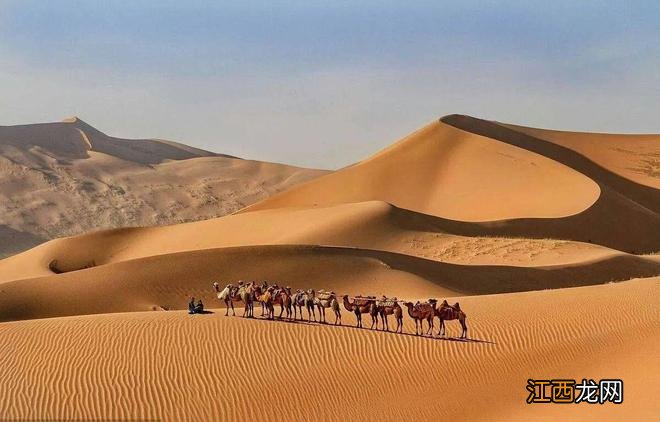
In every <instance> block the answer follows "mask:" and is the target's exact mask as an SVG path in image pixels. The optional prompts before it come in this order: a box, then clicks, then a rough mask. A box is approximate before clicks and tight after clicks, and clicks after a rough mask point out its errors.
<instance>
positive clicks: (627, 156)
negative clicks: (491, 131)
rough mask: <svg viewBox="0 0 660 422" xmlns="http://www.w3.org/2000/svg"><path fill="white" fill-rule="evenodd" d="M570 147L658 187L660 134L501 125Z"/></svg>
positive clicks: (633, 179)
mask: <svg viewBox="0 0 660 422" xmlns="http://www.w3.org/2000/svg"><path fill="white" fill-rule="evenodd" d="M504 126H506V127H509V128H511V129H513V130H516V131H519V132H523V133H526V134H528V135H531V136H533V137H535V138H539V139H543V140H546V141H549V142H553V143H556V144H558V145H562V146H564V147H566V148H570V149H572V150H574V151H576V152H578V153H580V154H582V155H584V156H585V157H588V158H589V159H590V160H592V161H594V162H595V163H597V164H599V165H600V166H602V167H604V168H607V169H609V170H611V171H612V172H614V173H617V174H619V175H621V176H623V177H625V178H627V179H629V180H631V181H633V182H635V183H639V184H642V185H646V186H649V187H652V188H655V189H660V135H652V134H648V135H647V134H644V135H641V134H640V135H622V134H612V133H586V132H567V131H560V130H550V129H538V128H531V127H525V126H517V125H511V124H504Z"/></svg>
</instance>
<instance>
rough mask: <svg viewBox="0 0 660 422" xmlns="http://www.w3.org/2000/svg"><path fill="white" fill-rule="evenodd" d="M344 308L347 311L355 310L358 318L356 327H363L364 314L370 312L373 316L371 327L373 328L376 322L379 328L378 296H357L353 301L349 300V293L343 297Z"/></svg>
mask: <svg viewBox="0 0 660 422" xmlns="http://www.w3.org/2000/svg"><path fill="white" fill-rule="evenodd" d="M342 299H343V302H344V308H346V310H347V311H349V312H353V313H354V314H355V319H356V322H357V323H356V327H358V328H362V314H366V313H368V314H369V315H370V316H371V328H370V329H372V330H373V328H374V324H375V325H376V329H378V306H377V305H376V300H375V299H376V298H375V297H374V296H366V297H365V296H356V297H355V298H354V299H353V302H350V301H349V300H348V295H344V296H343V297H342Z"/></svg>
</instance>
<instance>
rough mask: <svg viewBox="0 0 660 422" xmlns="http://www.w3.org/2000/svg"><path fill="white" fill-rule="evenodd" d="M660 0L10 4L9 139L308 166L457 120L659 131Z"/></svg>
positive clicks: (1, 6)
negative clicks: (123, 143) (46, 131)
mask: <svg viewBox="0 0 660 422" xmlns="http://www.w3.org/2000/svg"><path fill="white" fill-rule="evenodd" d="M658 21H660V5H658V4H656V3H654V2H637V3H636V4H635V6H634V7H633V6H631V5H630V4H628V3H627V2H609V3H608V5H603V4H602V2H580V4H573V3H572V2H555V3H552V4H547V3H540V2H539V3H536V2H506V3H505V2H483V1H482V2H460V3H456V4H454V3H444V4H437V3H436V2H411V3H406V4H405V5H398V4H397V3H395V2H386V3H380V2H379V3H375V2H364V3H361V4H359V5H358V4H354V3H352V2H332V3H329V4H322V3H313V4H312V3H310V2H292V1H289V2H281V3H278V4H277V5H273V4H270V3H268V2H247V3H242V4H238V5H237V4H228V3H227V4H218V3H216V2H213V3H210V2H199V1H198V2H189V3H187V4H179V3H178V2H173V1H162V2H151V1H147V2H140V4H131V3H121V4H119V3H114V4H93V3H91V2H71V1H52V2H48V3H42V2H36V1H21V2H18V1H3V2H0V35H1V36H2V38H1V40H0V54H2V56H3V60H2V61H1V62H0V86H2V87H3V95H2V97H0V105H1V106H2V110H3V112H4V113H3V115H2V117H1V118H0V125H13V124H28V123H39V122H49V121H59V120H62V119H63V118H65V117H68V116H72V115H76V116H79V117H80V118H81V119H83V120H84V121H86V122H87V123H89V124H91V125H93V126H94V127H96V128H98V129H99V130H102V131H104V132H106V133H108V134H109V135H114V136H119V137H127V138H142V137H151V138H164V139H170V140H174V141H179V142H183V143H186V144H188V145H191V146H195V147H198V148H203V149H207V150H211V151H214V152H218V153H224V154H230V155H236V156H240V157H243V158H248V159H256V160H265V161H275V162H283V163H287V164H295V165H300V166H305V167H318V168H338V167H342V166H345V165H347V164H350V163H352V162H355V161H357V160H360V159H362V158H364V157H366V156H368V155H370V154H372V153H373V152H375V151H377V150H378V149H380V148H382V147H384V146H387V145H389V144H391V143H392V142H394V141H395V140H397V139H399V138H400V137H402V136H404V135H406V134H408V133H410V132H411V131H413V130H415V129H417V128H419V127H421V126H422V125H424V124H427V123H428V122H430V121H432V120H434V119H436V118H438V117H440V116H443V115H446V114H451V113H460V114H469V115H473V116H476V117H481V118H486V119H494V120H501V121H505V122H509V123H516V124H522V125H528V126H538V127H546V128H553V129H561V130H582V131H594V132H625V133H660V121H658V119H657V110H658V109H660V74H659V73H658V72H657V69H658V68H660V66H659V65H660V27H658V25H657V22H658Z"/></svg>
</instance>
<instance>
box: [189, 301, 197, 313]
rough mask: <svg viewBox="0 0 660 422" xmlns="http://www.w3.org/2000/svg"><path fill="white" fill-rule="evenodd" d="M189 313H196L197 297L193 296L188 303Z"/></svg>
mask: <svg viewBox="0 0 660 422" xmlns="http://www.w3.org/2000/svg"><path fill="white" fill-rule="evenodd" d="M188 313H189V314H194V313H195V298H194V297H191V298H190V302H189V303H188Z"/></svg>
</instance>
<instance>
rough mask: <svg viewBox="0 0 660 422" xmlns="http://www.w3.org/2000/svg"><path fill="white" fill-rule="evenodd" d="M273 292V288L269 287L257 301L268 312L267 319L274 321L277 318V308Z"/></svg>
mask: <svg viewBox="0 0 660 422" xmlns="http://www.w3.org/2000/svg"><path fill="white" fill-rule="evenodd" d="M273 291H274V289H273V288H272V287H269V288H268V289H267V290H266V291H265V292H264V293H263V294H260V295H259V296H257V301H259V303H261V305H262V306H263V308H264V309H265V310H266V312H265V313H266V318H268V319H273V318H274V316H275V307H274V306H273Z"/></svg>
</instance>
